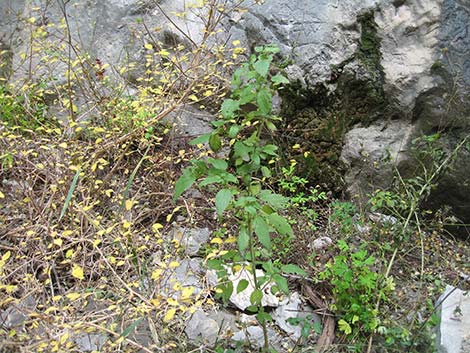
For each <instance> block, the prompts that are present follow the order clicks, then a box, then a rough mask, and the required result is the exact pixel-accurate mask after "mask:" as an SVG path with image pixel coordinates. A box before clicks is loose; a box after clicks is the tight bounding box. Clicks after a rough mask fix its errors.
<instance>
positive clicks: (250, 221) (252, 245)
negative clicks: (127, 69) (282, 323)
mask: <svg viewBox="0 0 470 353" xmlns="http://www.w3.org/2000/svg"><path fill="white" fill-rule="evenodd" d="M248 234H249V235H250V240H249V241H250V244H249V247H250V267H251V273H252V275H253V283H254V285H255V290H259V291H260V290H261V287H260V285H259V282H258V277H257V276H256V252H255V239H254V230H253V216H251V215H250V216H249V219H248ZM258 312H259V313H260V314H261V317H262V318H263V320H258V322H259V323H260V325H261V327H262V328H263V339H264V347H263V352H267V351H268V349H269V338H268V327H267V325H266V320H264V307H263V299H262V298H261V301H260V303H259V304H258Z"/></svg>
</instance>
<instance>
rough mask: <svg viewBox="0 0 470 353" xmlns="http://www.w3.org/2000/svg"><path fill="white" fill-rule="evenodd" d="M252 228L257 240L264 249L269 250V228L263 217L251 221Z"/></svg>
mask: <svg viewBox="0 0 470 353" xmlns="http://www.w3.org/2000/svg"><path fill="white" fill-rule="evenodd" d="M253 228H254V230H255V233H256V235H257V236H258V240H259V241H260V243H261V244H263V246H264V247H265V248H266V249H271V237H270V236H269V231H270V227H269V225H268V223H267V222H266V220H265V219H264V218H263V217H260V216H256V217H255V220H254V221H253Z"/></svg>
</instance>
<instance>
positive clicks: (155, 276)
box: [152, 268, 163, 280]
mask: <svg viewBox="0 0 470 353" xmlns="http://www.w3.org/2000/svg"><path fill="white" fill-rule="evenodd" d="M162 272H163V270H162V269H160V268H157V269H156V270H155V271H153V272H152V279H154V280H155V279H158V278H159V277H160V275H161V274H162Z"/></svg>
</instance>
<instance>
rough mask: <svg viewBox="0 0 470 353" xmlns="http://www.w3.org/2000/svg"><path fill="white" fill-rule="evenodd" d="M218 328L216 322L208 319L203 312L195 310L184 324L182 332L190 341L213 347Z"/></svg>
mask: <svg viewBox="0 0 470 353" xmlns="http://www.w3.org/2000/svg"><path fill="white" fill-rule="evenodd" d="M219 330H220V327H219V325H218V324H217V321H215V320H214V319H211V318H209V317H208V316H207V315H206V313H204V311H203V310H197V311H196V312H195V313H194V314H193V315H192V316H191V319H190V320H189V321H188V323H187V324H186V328H185V329H184V332H185V333H186V335H187V336H188V338H189V339H190V340H192V341H202V342H206V343H209V344H210V345H213V344H214V343H215V341H216V340H217V337H218V334H219Z"/></svg>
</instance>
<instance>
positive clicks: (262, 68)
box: [253, 58, 271, 77]
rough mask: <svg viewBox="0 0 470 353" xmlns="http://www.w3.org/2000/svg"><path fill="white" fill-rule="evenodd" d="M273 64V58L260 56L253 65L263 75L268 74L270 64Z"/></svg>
mask: <svg viewBox="0 0 470 353" xmlns="http://www.w3.org/2000/svg"><path fill="white" fill-rule="evenodd" d="M270 64H271V58H260V59H258V61H256V62H255V64H254V65H253V67H254V69H255V70H256V72H257V73H258V74H260V75H261V76H263V77H266V76H267V75H268V71H269V65H270Z"/></svg>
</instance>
